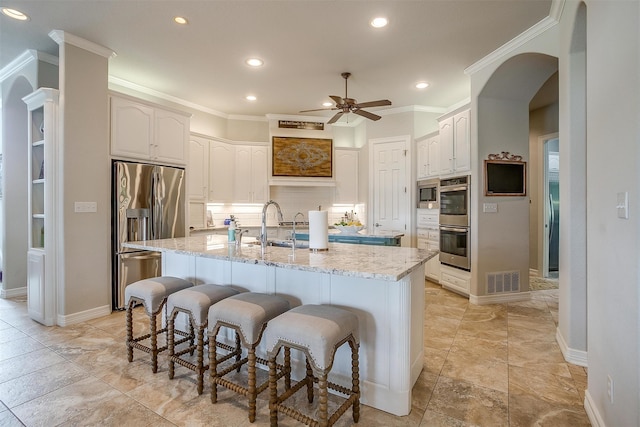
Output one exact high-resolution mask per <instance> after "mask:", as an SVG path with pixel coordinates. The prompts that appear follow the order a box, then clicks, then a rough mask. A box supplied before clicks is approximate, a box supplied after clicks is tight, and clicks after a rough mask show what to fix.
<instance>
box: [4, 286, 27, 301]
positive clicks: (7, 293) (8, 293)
mask: <svg viewBox="0 0 640 427" xmlns="http://www.w3.org/2000/svg"><path fill="white" fill-rule="evenodd" d="M24 296H27V287H26V286H23V287H22V288H14V289H4V288H3V289H0V298H3V299H9V298H15V297H24Z"/></svg>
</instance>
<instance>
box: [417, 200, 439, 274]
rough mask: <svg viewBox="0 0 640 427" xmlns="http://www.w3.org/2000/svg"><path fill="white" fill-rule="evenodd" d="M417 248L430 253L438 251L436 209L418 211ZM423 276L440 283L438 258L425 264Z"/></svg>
mask: <svg viewBox="0 0 640 427" xmlns="http://www.w3.org/2000/svg"><path fill="white" fill-rule="evenodd" d="M417 218H418V224H417V225H418V227H417V235H418V245H417V246H418V248H419V249H427V250H430V251H438V250H440V230H439V226H438V209H418V211H417ZM424 275H425V277H426V278H427V279H429V280H431V281H432V282H436V283H439V282H440V257H439V255H437V256H435V257H433V258H431V259H430V260H429V261H427V263H426V264H425V270H424Z"/></svg>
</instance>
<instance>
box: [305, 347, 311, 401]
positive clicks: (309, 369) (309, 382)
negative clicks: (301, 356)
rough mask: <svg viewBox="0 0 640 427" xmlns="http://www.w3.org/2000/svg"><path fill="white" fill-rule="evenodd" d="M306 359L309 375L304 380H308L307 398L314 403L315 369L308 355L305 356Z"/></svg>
mask: <svg viewBox="0 0 640 427" xmlns="http://www.w3.org/2000/svg"><path fill="white" fill-rule="evenodd" d="M305 361H306V362H307V377H306V378H305V379H304V380H305V381H306V382H307V400H308V401H309V403H313V370H312V369H311V364H310V363H309V358H308V357H305Z"/></svg>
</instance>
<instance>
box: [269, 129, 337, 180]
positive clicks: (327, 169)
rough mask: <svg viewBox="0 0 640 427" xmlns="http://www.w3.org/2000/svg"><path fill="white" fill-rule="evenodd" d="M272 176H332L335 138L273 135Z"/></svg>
mask: <svg viewBox="0 0 640 427" xmlns="http://www.w3.org/2000/svg"><path fill="white" fill-rule="evenodd" d="M271 152H272V156H273V158H272V160H273V161H272V165H273V170H272V176H286V177H322V178H331V177H332V176H333V175H332V161H333V140H332V139H319V138H291V137H279V136H274V137H273V147H272V150H271Z"/></svg>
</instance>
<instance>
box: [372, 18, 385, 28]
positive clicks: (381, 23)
mask: <svg viewBox="0 0 640 427" xmlns="http://www.w3.org/2000/svg"><path fill="white" fill-rule="evenodd" d="M388 23H389V21H388V20H387V18H385V17H382V16H379V17H377V18H373V20H372V21H371V26H372V27H373V28H382V27H386V26H387V24H388Z"/></svg>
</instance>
